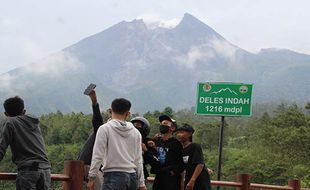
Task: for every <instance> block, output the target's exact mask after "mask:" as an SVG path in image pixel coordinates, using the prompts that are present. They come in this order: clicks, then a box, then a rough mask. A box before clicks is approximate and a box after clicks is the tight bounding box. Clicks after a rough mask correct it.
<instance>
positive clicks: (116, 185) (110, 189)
mask: <svg viewBox="0 0 310 190" xmlns="http://www.w3.org/2000/svg"><path fill="white" fill-rule="evenodd" d="M137 189H138V178H137V174H136V173H126V172H105V173H104V175H103V184H102V187H101V190H137Z"/></svg>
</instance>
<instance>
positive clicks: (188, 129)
mask: <svg viewBox="0 0 310 190" xmlns="http://www.w3.org/2000/svg"><path fill="white" fill-rule="evenodd" d="M194 131H195V130H194V129H193V127H192V126H190V125H188V124H185V125H183V126H182V127H180V128H178V129H177V139H178V140H179V141H180V142H181V143H182V146H183V162H184V164H185V182H184V185H185V190H211V182H210V175H209V173H208V171H207V167H206V166H205V163H204V159H203V153H202V148H201V146H200V145H199V144H196V143H193V142H192V135H193V133H194Z"/></svg>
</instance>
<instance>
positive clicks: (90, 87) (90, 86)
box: [84, 83, 96, 96]
mask: <svg viewBox="0 0 310 190" xmlns="http://www.w3.org/2000/svg"><path fill="white" fill-rule="evenodd" d="M95 88H96V85H95V84H93V83H91V84H90V85H88V87H87V88H86V89H85V91H84V94H85V95H87V96H88V95H89V93H90V92H91V91H92V90H93V89H95Z"/></svg>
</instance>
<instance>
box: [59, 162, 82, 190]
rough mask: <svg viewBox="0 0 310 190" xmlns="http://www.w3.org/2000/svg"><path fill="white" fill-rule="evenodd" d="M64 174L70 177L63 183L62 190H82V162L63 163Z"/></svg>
mask: <svg viewBox="0 0 310 190" xmlns="http://www.w3.org/2000/svg"><path fill="white" fill-rule="evenodd" d="M64 174H65V175H68V176H69V177H70V180H69V181H65V182H64V185H63V189H64V190H83V180H84V162H83V161H80V160H67V161H65V163H64Z"/></svg>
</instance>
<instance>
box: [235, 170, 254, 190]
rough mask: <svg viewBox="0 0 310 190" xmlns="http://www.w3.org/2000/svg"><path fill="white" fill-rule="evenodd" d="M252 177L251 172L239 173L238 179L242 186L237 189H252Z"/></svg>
mask: <svg viewBox="0 0 310 190" xmlns="http://www.w3.org/2000/svg"><path fill="white" fill-rule="evenodd" d="M250 179H251V176H250V175H249V174H238V175H237V181H238V182H240V183H241V184H242V186H241V187H240V188H237V190H250Z"/></svg>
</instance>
